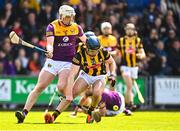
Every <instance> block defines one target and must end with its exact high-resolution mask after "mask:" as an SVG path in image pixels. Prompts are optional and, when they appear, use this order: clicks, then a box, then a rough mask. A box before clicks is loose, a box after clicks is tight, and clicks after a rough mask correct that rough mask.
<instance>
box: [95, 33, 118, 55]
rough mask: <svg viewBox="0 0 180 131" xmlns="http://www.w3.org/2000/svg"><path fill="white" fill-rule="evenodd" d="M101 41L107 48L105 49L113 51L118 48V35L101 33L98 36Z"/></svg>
mask: <svg viewBox="0 0 180 131" xmlns="http://www.w3.org/2000/svg"><path fill="white" fill-rule="evenodd" d="M98 39H99V42H100V44H101V46H102V47H104V48H105V50H107V51H109V52H111V51H114V50H116V47H117V40H116V37H115V36H113V35H108V36H103V35H100V36H98Z"/></svg>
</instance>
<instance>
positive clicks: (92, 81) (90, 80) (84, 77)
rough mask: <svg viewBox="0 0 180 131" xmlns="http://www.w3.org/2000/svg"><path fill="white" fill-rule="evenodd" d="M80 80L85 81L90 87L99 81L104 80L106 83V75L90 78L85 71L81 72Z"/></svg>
mask: <svg viewBox="0 0 180 131" xmlns="http://www.w3.org/2000/svg"><path fill="white" fill-rule="evenodd" d="M78 78H82V79H84V80H85V81H86V82H87V84H88V85H92V84H93V83H94V82H95V81H97V80H102V81H105V82H106V75H99V76H90V75H88V74H87V73H85V72H84V71H83V70H81V71H80V72H79V76H78Z"/></svg>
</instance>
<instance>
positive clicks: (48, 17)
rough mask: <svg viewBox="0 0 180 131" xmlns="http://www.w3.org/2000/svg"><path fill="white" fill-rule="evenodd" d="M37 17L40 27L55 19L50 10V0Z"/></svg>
mask: <svg viewBox="0 0 180 131" xmlns="http://www.w3.org/2000/svg"><path fill="white" fill-rule="evenodd" d="M38 18H39V19H38V21H39V23H40V24H41V26H42V27H44V26H46V25H47V24H48V23H50V22H52V21H53V20H54V19H55V15H54V14H53V12H52V3H51V2H50V1H48V2H46V4H45V7H44V8H43V9H42V10H41V12H40V14H39V16H38Z"/></svg>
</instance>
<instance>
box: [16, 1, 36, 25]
mask: <svg viewBox="0 0 180 131" xmlns="http://www.w3.org/2000/svg"><path fill="white" fill-rule="evenodd" d="M31 11H34V10H33V9H30V8H29V3H28V0H21V2H20V8H19V11H18V13H19V17H20V19H21V23H22V25H24V24H27V23H28V20H27V16H28V14H29V13H30V12H31Z"/></svg>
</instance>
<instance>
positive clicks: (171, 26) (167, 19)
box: [165, 10, 177, 31]
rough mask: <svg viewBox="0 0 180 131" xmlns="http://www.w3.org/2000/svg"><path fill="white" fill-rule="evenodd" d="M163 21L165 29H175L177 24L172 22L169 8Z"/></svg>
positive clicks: (171, 13) (172, 18) (172, 17)
mask: <svg viewBox="0 0 180 131" xmlns="http://www.w3.org/2000/svg"><path fill="white" fill-rule="evenodd" d="M165 22H166V23H165V26H166V28H167V30H170V29H173V30H175V31H177V25H176V24H175V22H174V14H173V12H172V11H171V10H168V12H167V15H166V17H165Z"/></svg>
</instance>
